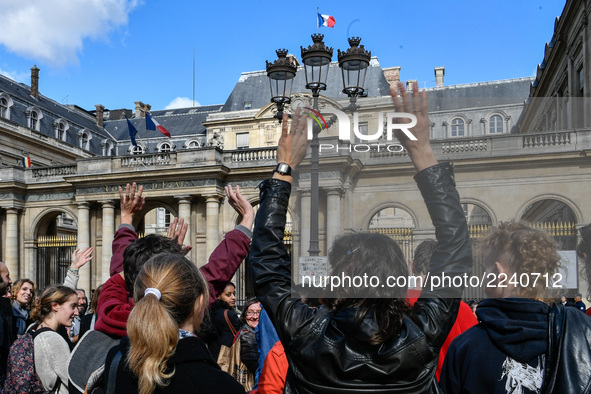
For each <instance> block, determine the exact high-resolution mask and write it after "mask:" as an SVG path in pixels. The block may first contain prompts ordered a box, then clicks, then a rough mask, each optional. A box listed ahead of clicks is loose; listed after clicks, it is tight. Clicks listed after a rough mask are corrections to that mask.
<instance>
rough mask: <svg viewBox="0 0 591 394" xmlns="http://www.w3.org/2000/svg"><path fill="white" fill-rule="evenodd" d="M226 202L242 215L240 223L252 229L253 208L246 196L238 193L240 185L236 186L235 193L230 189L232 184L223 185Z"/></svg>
mask: <svg viewBox="0 0 591 394" xmlns="http://www.w3.org/2000/svg"><path fill="white" fill-rule="evenodd" d="M225 189H226V195H227V196H228V203H229V204H230V206H231V207H232V208H234V210H235V211H236V212H238V214H239V215H242V221H241V222H240V224H241V225H243V226H244V227H246V228H248V229H251V230H252V225H253V223H254V209H253V207H252V205H251V204H250V203H249V202H248V200H247V199H246V198H244V196H243V195H242V194H241V193H240V186H236V193H234V190H232V185H228V186H226V187H225Z"/></svg>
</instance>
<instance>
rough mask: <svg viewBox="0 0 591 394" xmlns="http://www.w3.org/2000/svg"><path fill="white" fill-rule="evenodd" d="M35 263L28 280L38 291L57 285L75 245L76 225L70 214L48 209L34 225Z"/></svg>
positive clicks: (62, 276) (62, 277) (66, 267)
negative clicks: (31, 280) (30, 280)
mask: <svg viewBox="0 0 591 394" xmlns="http://www.w3.org/2000/svg"><path fill="white" fill-rule="evenodd" d="M34 234H35V247H36V253H35V264H34V271H33V272H32V275H31V277H32V279H33V280H34V281H35V284H36V286H37V288H38V289H43V288H45V287H47V286H48V285H52V284H61V283H62V282H63V280H64V278H65V276H66V272H67V269H68V267H69V265H70V262H71V256H72V253H73V252H74V250H76V246H77V222H76V219H75V218H74V217H73V214H72V213H71V212H68V211H66V210H62V209H51V210H49V211H46V212H44V213H43V214H42V215H41V216H40V219H39V220H38V221H37V223H36V225H35V230H34Z"/></svg>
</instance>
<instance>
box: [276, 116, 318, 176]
mask: <svg viewBox="0 0 591 394" xmlns="http://www.w3.org/2000/svg"><path fill="white" fill-rule="evenodd" d="M288 121H289V118H288V116H287V114H283V122H282V123H281V138H279V144H278V146H277V162H278V163H287V164H289V166H290V167H291V168H292V170H295V169H296V167H297V166H298V165H300V163H301V162H302V160H304V157H306V153H307V152H308V146H309V144H310V142H309V141H308V137H307V133H306V131H307V128H308V118H307V117H306V116H304V114H303V113H302V111H301V108H299V107H298V108H296V110H295V113H294V114H293V116H292V118H291V127H290V130H289V132H288V131H287V124H288V123H289V122H288ZM276 175H279V174H277V173H276Z"/></svg>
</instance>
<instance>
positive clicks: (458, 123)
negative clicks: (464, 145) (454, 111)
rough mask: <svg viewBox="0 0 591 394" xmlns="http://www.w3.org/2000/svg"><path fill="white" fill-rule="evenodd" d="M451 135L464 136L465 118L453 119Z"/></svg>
mask: <svg viewBox="0 0 591 394" xmlns="http://www.w3.org/2000/svg"><path fill="white" fill-rule="evenodd" d="M451 136H452V137H463V136H464V119H462V118H454V119H453V120H452V121H451Z"/></svg>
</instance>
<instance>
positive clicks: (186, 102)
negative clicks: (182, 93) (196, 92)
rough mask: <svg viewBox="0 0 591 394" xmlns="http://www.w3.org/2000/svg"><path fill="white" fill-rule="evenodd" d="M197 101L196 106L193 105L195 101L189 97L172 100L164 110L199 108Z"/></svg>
mask: <svg viewBox="0 0 591 394" xmlns="http://www.w3.org/2000/svg"><path fill="white" fill-rule="evenodd" d="M199 105H201V104H199V103H198V102H197V101H195V105H193V100H192V99H190V98H188V97H177V98H175V99H174V100H172V101H171V102H170V103H169V104H168V105H167V106H166V107H164V109H175V108H189V107H196V106H199Z"/></svg>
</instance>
